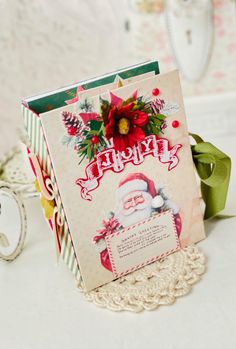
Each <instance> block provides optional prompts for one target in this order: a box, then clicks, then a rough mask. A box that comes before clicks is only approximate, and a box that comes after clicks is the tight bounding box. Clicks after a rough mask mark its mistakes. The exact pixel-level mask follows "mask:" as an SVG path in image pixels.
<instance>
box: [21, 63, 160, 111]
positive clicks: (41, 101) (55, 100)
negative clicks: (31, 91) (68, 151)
mask: <svg viewBox="0 0 236 349" xmlns="http://www.w3.org/2000/svg"><path fill="white" fill-rule="evenodd" d="M151 71H154V72H155V74H156V75H157V74H159V66H158V62H157V61H148V62H147V63H143V64H140V65H138V66H137V65H136V66H133V67H132V66H131V67H129V68H125V69H121V70H117V71H115V72H112V73H111V74H108V75H105V76H102V77H97V78H95V79H93V80H92V81H90V80H87V81H81V82H78V84H76V85H74V86H73V87H69V86H68V88H65V89H63V91H61V90H60V91H52V92H50V93H48V94H47V95H45V96H43V97H42V96H38V97H37V96H35V97H33V98H29V99H26V100H25V102H26V103H27V104H28V106H29V108H30V109H31V110H33V111H34V112H36V113H37V114H40V113H45V112H47V111H49V110H53V109H56V108H60V107H63V106H65V105H66V103H65V101H66V100H68V99H72V98H74V97H75V95H76V91H77V88H78V87H79V86H81V87H83V88H84V89H86V90H87V89H90V88H93V87H97V86H101V85H106V84H109V83H112V82H113V81H114V79H115V77H116V75H119V76H120V77H121V78H122V79H127V78H130V77H134V76H137V75H141V74H145V73H148V72H151Z"/></svg>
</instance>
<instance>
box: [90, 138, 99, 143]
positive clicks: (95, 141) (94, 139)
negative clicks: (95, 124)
mask: <svg viewBox="0 0 236 349" xmlns="http://www.w3.org/2000/svg"><path fill="white" fill-rule="evenodd" d="M91 141H92V143H93V144H97V143H98V142H99V138H98V136H93V137H92V138H91Z"/></svg>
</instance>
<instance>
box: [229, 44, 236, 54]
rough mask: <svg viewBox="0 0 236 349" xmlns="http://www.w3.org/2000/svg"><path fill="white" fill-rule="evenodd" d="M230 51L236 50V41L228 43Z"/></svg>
mask: <svg viewBox="0 0 236 349" xmlns="http://www.w3.org/2000/svg"><path fill="white" fill-rule="evenodd" d="M228 51H229V53H234V52H236V43H234V42H233V43H232V44H229V45H228Z"/></svg>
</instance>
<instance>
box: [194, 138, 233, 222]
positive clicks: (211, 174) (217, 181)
mask: <svg viewBox="0 0 236 349" xmlns="http://www.w3.org/2000/svg"><path fill="white" fill-rule="evenodd" d="M190 135H191V136H192V137H193V139H194V140H195V141H196V144H195V145H192V146H191V149H192V156H193V161H194V164H195V168H196V170H197V173H198V175H199V177H200V179H201V192H202V198H203V200H204V202H205V204H206V208H205V213H204V219H207V218H211V217H214V216H216V215H217V214H218V213H219V212H220V211H221V210H223V209H224V208H225V203H226V198H227V192H228V187H229V180H230V172H231V160H230V158H229V156H228V155H226V154H225V153H223V152H222V151H221V150H219V149H218V148H216V147H215V146H214V145H213V144H211V143H209V142H204V141H203V139H202V138H201V137H199V136H198V135H196V134H190Z"/></svg>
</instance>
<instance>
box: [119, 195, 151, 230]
mask: <svg viewBox="0 0 236 349" xmlns="http://www.w3.org/2000/svg"><path fill="white" fill-rule="evenodd" d="M151 203H152V196H151V195H150V194H149V193H147V192H145V191H140V190H136V191H133V192H131V193H129V194H127V195H126V196H124V197H123V198H122V199H121V200H120V202H118V204H117V207H116V210H115V217H116V218H117V220H118V221H119V223H120V224H121V225H123V227H128V226H130V225H133V224H136V223H137V222H139V221H143V220H145V219H148V218H149V217H150V215H151V211H152V205H151Z"/></svg>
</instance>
